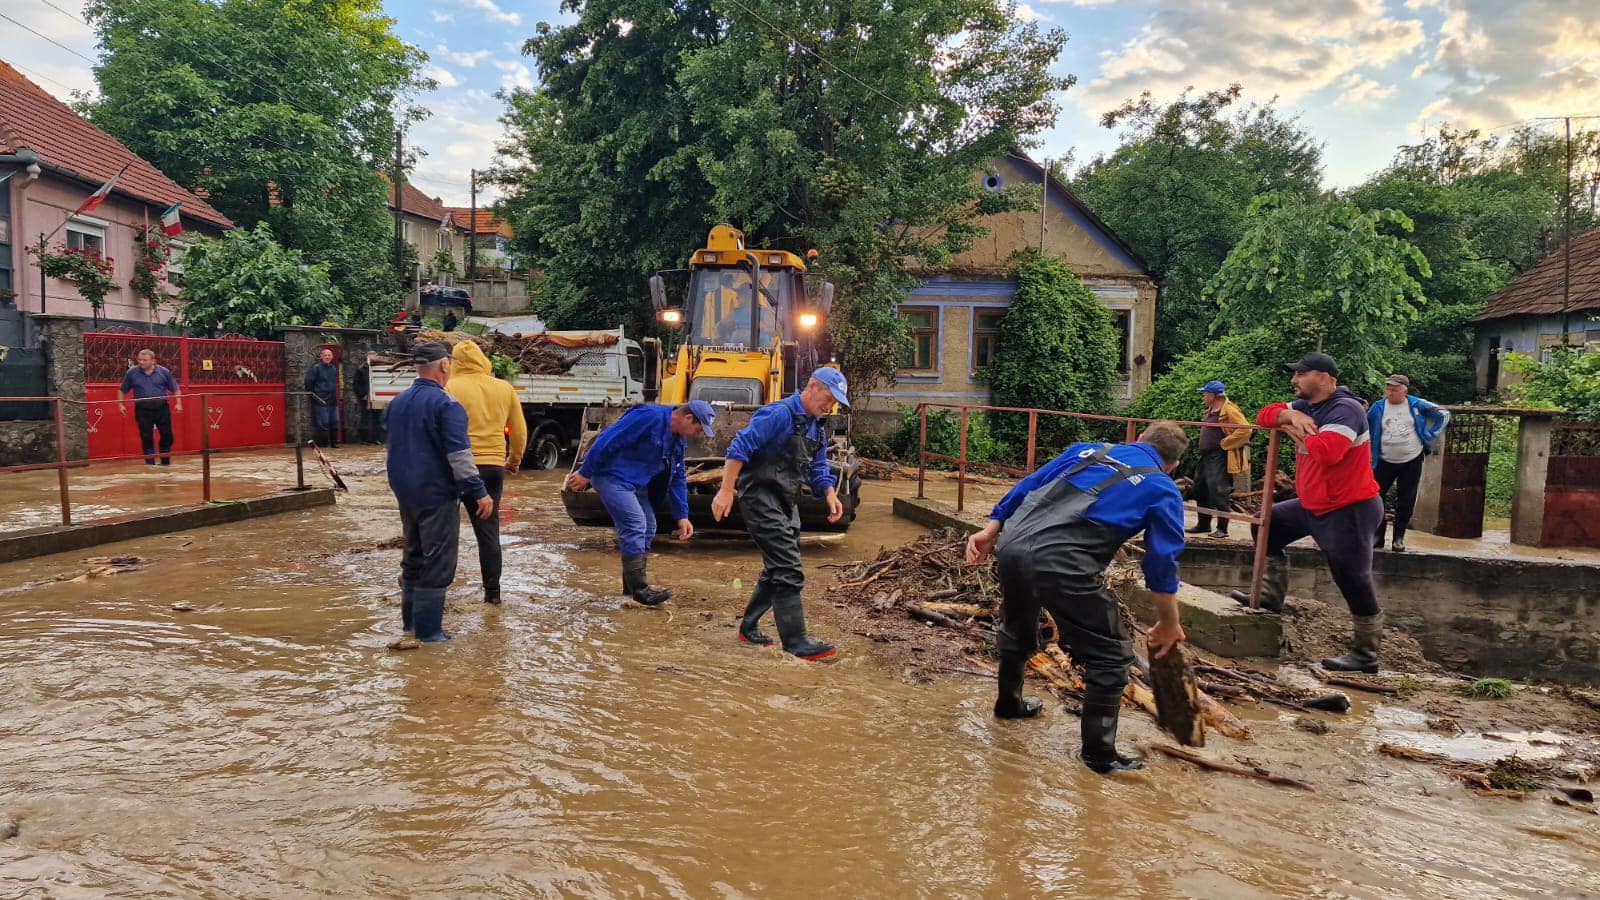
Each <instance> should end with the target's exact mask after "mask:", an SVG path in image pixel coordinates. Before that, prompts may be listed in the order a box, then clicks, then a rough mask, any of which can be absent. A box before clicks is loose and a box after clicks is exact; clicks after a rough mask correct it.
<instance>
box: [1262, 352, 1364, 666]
mask: <svg viewBox="0 0 1600 900" xmlns="http://www.w3.org/2000/svg"><path fill="white" fill-rule="evenodd" d="M1284 368H1286V369H1288V370H1289V371H1290V372H1292V373H1293V375H1292V376H1291V377H1290V379H1289V383H1290V385H1292V386H1293V388H1294V393H1295V396H1296V397H1298V398H1299V399H1297V400H1295V401H1294V402H1293V403H1273V404H1269V405H1268V406H1266V407H1264V408H1263V409H1262V410H1261V412H1260V413H1257V414H1256V424H1257V425H1265V426H1268V427H1272V426H1277V427H1279V428H1282V429H1283V433H1284V434H1286V435H1288V437H1289V439H1290V440H1292V441H1294V445H1295V458H1294V460H1295V479H1294V484H1295V492H1296V493H1297V494H1299V497H1298V498H1296V499H1294V500H1285V501H1283V502H1282V503H1274V504H1273V505H1272V525H1271V529H1270V534H1269V536H1268V539H1267V573H1266V578H1265V580H1264V581H1263V582H1262V585H1261V594H1262V596H1261V607H1262V608H1263V609H1266V610H1269V611H1271V612H1279V611H1281V610H1282V609H1283V595H1284V592H1285V591H1286V590H1287V589H1288V582H1289V569H1288V557H1287V556H1286V555H1285V554H1284V548H1285V547H1287V546H1288V545H1290V544H1292V543H1294V542H1295V541H1297V540H1299V539H1301V538H1303V537H1305V536H1306V535H1311V537H1312V538H1313V539H1314V540H1315V541H1316V542H1317V548H1318V549H1320V550H1321V551H1322V556H1323V558H1324V559H1326V560H1327V561H1328V570H1329V571H1330V572H1331V573H1332V574H1333V581H1334V583H1335V584H1337V585H1338V586H1339V592H1340V593H1341V594H1343V595H1344V601H1345V603H1346V604H1348V605H1349V607H1350V615H1351V616H1352V617H1353V619H1354V623H1355V637H1354V639H1353V640H1352V642H1351V644H1350V652H1349V653H1346V654H1345V655H1343V656H1336V657H1333V658H1331V659H1325V660H1323V661H1322V667H1323V668H1325V669H1334V670H1336V671H1341V672H1376V671H1378V641H1379V638H1380V637H1381V635H1382V634H1383V612H1382V611H1381V610H1380V609H1379V608H1378V597H1377V593H1376V592H1375V591H1374V590H1373V587H1372V535H1373V533H1374V532H1375V531H1376V530H1377V528H1378V521H1379V520H1380V519H1382V518H1383V500H1382V498H1380V497H1379V496H1378V483H1377V482H1376V481H1374V480H1373V478H1372V452H1371V447H1370V444H1371V440H1372V436H1371V434H1370V432H1368V430H1367V408H1366V404H1365V403H1363V402H1361V400H1360V399H1359V398H1358V397H1356V395H1355V394H1353V393H1351V392H1350V389H1349V388H1346V387H1341V386H1340V385H1339V366H1338V364H1337V363H1335V362H1334V361H1333V357H1331V356H1328V355H1327V354H1326V353H1307V354H1306V355H1305V357H1304V358H1303V359H1301V360H1300V361H1299V362H1296V363H1289V364H1287V365H1286V366H1284ZM1233 597H1234V599H1235V600H1239V601H1240V602H1242V603H1246V604H1248V603H1249V602H1250V598H1249V596H1248V595H1246V594H1244V593H1243V592H1242V591H1234V592H1233Z"/></svg>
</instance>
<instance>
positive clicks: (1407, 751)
mask: <svg viewBox="0 0 1600 900" xmlns="http://www.w3.org/2000/svg"><path fill="white" fill-rule="evenodd" d="M1378 752H1379V753H1382V754H1383V755H1385V756H1392V757H1394V758H1395V759H1404V760H1408V761H1410V762H1422V763H1428V764H1430V765H1433V766H1435V767H1437V768H1438V769H1439V770H1440V771H1441V772H1444V773H1445V774H1447V775H1449V776H1450V777H1452V778H1454V779H1456V780H1457V781H1460V782H1461V783H1462V784H1464V785H1466V786H1467V787H1469V788H1471V789H1472V790H1473V791H1474V792H1476V793H1478V794H1480V795H1482V796H1485V797H1511V798H1514V799H1517V800H1520V799H1522V798H1523V797H1525V796H1527V795H1528V794H1529V793H1530V792H1532V791H1540V790H1554V791H1556V792H1558V793H1559V794H1560V795H1561V796H1563V797H1565V798H1567V799H1569V800H1577V801H1579V802H1584V803H1593V802H1594V792H1593V791H1591V790H1589V789H1588V788H1574V787H1567V786H1562V785H1554V784H1552V783H1551V782H1552V780H1553V779H1554V778H1555V777H1556V773H1555V771H1554V767H1553V766H1552V765H1551V764H1550V763H1548V762H1536V761H1533V760H1526V759H1523V758H1521V757H1519V756H1517V755H1516V754H1515V753H1513V754H1511V755H1510V756H1507V757H1504V758H1501V759H1497V760H1493V761H1491V762H1478V761H1473V760H1464V759H1456V758H1455V757H1451V756H1446V755H1445V754H1443V753H1432V752H1429V751H1427V750H1419V749H1417V748H1415V747H1408V746H1406V745H1404V744H1389V743H1384V744H1379V745H1378Z"/></svg>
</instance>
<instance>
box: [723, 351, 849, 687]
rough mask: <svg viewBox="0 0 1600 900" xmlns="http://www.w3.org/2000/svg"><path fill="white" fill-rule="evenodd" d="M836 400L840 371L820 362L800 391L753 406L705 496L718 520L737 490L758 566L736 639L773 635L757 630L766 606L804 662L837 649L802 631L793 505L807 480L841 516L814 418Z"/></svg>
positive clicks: (840, 395) (845, 401)
mask: <svg viewBox="0 0 1600 900" xmlns="http://www.w3.org/2000/svg"><path fill="white" fill-rule="evenodd" d="M835 403H838V404H841V405H843V406H849V405H850V395H849V392H848V387H847V385H846V384H845V379H844V373H843V372H841V371H839V370H838V369H835V368H831V367H823V368H820V369H817V370H816V371H814V372H812V373H811V380H810V381H808V382H807V383H806V386H805V389H804V390H800V391H796V392H795V393H794V394H792V395H790V396H788V397H785V398H784V399H782V400H778V401H776V402H773V403H768V404H767V405H766V406H763V407H761V408H760V409H759V410H756V412H755V415H753V416H751V417H750V424H748V425H746V426H745V427H744V428H742V429H740V431H739V433H738V434H737V435H735V436H734V438H733V443H731V444H730V445H729V446H728V455H727V459H726V460H725V461H724V464H723V465H724V468H723V470H722V487H721V488H720V489H719V490H718V491H717V495H716V497H714V498H713V499H712V501H711V515H712V516H713V517H714V518H715V519H716V520H717V521H719V522H720V521H721V520H722V517H723V516H726V515H728V513H730V512H732V510H733V502H734V497H735V492H737V496H738V500H739V513H740V515H742V516H743V517H744V523H745V527H746V528H747V529H748V530H749V531H750V536H751V537H752V538H754V539H755V542H756V546H757V547H758V548H760V550H761V559H762V562H763V563H764V566H763V568H762V570H761V576H760V578H759V579H757V581H756V587H755V591H754V592H753V593H752V594H751V595H750V603H749V604H748V605H747V606H746V607H745V611H744V618H743V620H742V621H741V622H740V623H739V639H740V640H743V641H746V642H748V643H752V644H757V645H761V646H766V645H770V644H771V643H772V639H771V638H769V637H767V636H766V634H764V633H763V632H762V631H761V630H760V628H759V627H758V626H759V625H760V623H761V617H762V616H763V615H765V614H766V612H767V610H769V609H770V610H772V618H773V621H774V622H775V623H776V624H777V626H778V640H779V641H781V642H782V644H783V649H784V652H786V653H790V654H793V655H794V656H798V657H800V658H801V659H808V660H816V659H826V658H827V657H830V656H832V655H833V654H834V653H835V652H836V651H835V649H834V647H833V645H832V644H826V643H823V642H822V641H818V640H815V639H814V638H812V637H810V636H809V635H807V634H806V614H805V607H804V606H803V605H802V603H801V598H800V591H801V589H802V588H803V587H805V572H804V571H803V570H802V569H801V568H800V508H799V502H800V486H801V484H803V483H805V482H806V481H808V480H809V481H810V483H811V493H812V496H816V497H823V498H825V499H826V500H827V503H828V521H829V522H837V521H839V519H840V517H842V516H843V515H844V505H843V504H841V503H840V502H839V495H838V490H837V484H836V480H835V479H834V477H833V473H832V472H831V471H830V470H829V468H828V429H827V426H826V425H825V424H824V423H823V421H822V419H821V418H820V417H821V416H824V415H827V413H828V412H829V410H831V409H833V405H834V404H835Z"/></svg>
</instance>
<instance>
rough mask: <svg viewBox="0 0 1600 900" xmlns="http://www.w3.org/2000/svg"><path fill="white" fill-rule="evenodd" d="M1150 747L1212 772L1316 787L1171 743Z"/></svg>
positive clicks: (1290, 784) (1311, 789) (1292, 785)
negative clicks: (1236, 764)
mask: <svg viewBox="0 0 1600 900" xmlns="http://www.w3.org/2000/svg"><path fill="white" fill-rule="evenodd" d="M1150 749H1151V750H1154V751H1156V752H1158V753H1165V754H1166V755H1167V756H1170V757H1172V758H1174V759H1181V760H1183V761H1184V762H1189V763H1193V764H1195V765H1197V766H1199V767H1200V768H1202V769H1209V770H1211V771H1213V772H1227V773H1228V774H1230V775H1242V776H1244V777H1245V778H1254V779H1255V780H1257V781H1265V782H1267V783H1268V784H1277V785H1282V786H1284V787H1292V788H1299V789H1300V790H1302V791H1315V790H1316V788H1313V787H1312V786H1311V785H1309V784H1306V783H1305V782H1304V781H1296V780H1295V779H1293V778H1288V777H1285V776H1283V775H1274V774H1272V773H1271V772H1268V771H1266V770H1265V769H1246V768H1244V767H1243V766H1235V765H1230V764H1228V763H1225V762H1218V761H1216V760H1214V759H1208V758H1206V757H1204V756H1201V755H1200V754H1198V753H1196V752H1194V751H1193V750H1184V749H1183V748H1181V747H1174V746H1172V745H1171V744H1151V745H1150Z"/></svg>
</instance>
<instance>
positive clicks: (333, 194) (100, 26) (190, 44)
mask: <svg viewBox="0 0 1600 900" xmlns="http://www.w3.org/2000/svg"><path fill="white" fill-rule="evenodd" d="M87 14H88V16H89V18H90V21H91V22H92V23H93V25H94V26H95V29H96V32H97V34H98V38H99V42H100V48H101V50H102V58H101V62H100V64H99V65H98V66H96V68H95V78H96V81H97V82H98V84H99V88H100V97H99V99H98V100H96V101H95V102H93V103H92V104H90V105H89V106H88V107H87V109H86V112H87V113H88V114H89V116H90V117H91V118H92V119H93V121H94V122H95V124H96V125H99V126H100V127H101V128H104V129H105V130H106V131H108V132H110V133H111V134H112V135H114V136H116V137H117V138H118V139H119V140H121V141H122V142H123V143H124V144H126V145H127V146H128V147H129V148H131V149H133V150H134V151H135V152H137V153H139V154H140V155H141V156H143V157H144V158H145V159H148V160H150V162H152V163H154V164H155V165H156V167H157V168H159V169H161V170H162V171H163V172H165V173H166V174H167V175H169V176H170V177H172V178H173V180H175V181H177V182H178V183H179V184H181V185H183V186H185V187H187V188H190V189H192V190H196V191H201V192H203V196H205V197H207V200H208V202H209V203H211V204H212V205H213V206H215V207H216V208H217V209H219V210H221V211H222V212H223V213H225V214H226V215H227V216H228V217H229V218H231V219H233V220H234V221H235V222H236V223H238V224H239V225H240V226H242V227H250V226H252V225H254V224H255V223H257V222H266V223H268V225H269V226H270V227H271V229H272V233H273V235H275V236H276V237H277V239H278V240H279V242H281V243H282V244H283V245H284V246H286V247H291V248H295V249H299V250H302V251H303V252H304V253H305V256H306V258H307V259H308V260H310V261H312V262H317V263H324V264H326V265H327V267H328V271H329V273H330V276H331V277H332V279H333V282H334V284H335V285H336V286H338V287H339V288H340V290H341V291H342V292H343V294H344V296H345V297H346V298H347V300H348V301H349V302H350V303H351V304H352V306H354V307H355V308H356V309H357V310H358V311H361V312H364V313H367V314H368V315H367V316H366V318H368V319H370V318H373V317H376V316H377V315H378V314H379V313H380V312H381V310H380V309H378V308H379V307H383V306H384V304H385V303H386V302H387V301H388V300H389V299H390V298H392V297H393V296H394V295H395V294H396V293H397V292H398V289H399V284H398V282H397V280H396V279H395V277H394V272H393V270H392V268H391V267H390V266H389V264H388V260H389V259H390V258H391V257H390V254H389V248H390V235H391V231H390V228H391V226H390V224H389V221H388V217H387V215H386V213H385V210H384V201H385V197H386V196H387V187H386V186H385V183H384V181H383V179H382V177H380V176H379V174H378V172H379V171H380V169H387V168H388V167H389V165H388V163H387V161H388V160H390V159H392V158H393V152H394V149H393V148H394V136H395V130H396V128H397V127H399V126H400V125H402V124H403V123H405V122H407V121H412V120H415V119H418V118H420V117H421V116H422V115H423V113H422V112H421V111H420V110H418V109H417V108H416V107H414V106H410V105H408V103H407V98H408V97H409V96H411V95H412V94H414V93H415V92H417V91H420V90H423V89H425V88H427V87H431V82H428V81H427V80H426V79H423V78H422V77H421V76H420V75H419V72H420V69H421V66H422V64H423V62H425V61H426V56H425V55H424V54H423V53H422V52H421V51H420V50H418V49H416V48H415V47H411V46H409V45H407V44H404V43H402V42H401V41H400V39H399V38H398V37H397V36H396V35H395V34H394V32H393V24H394V23H393V20H391V19H388V18H386V17H385V16H384V15H383V12H382V5H381V3H380V2H379V0H215V2H212V0H93V2H91V3H90V4H89V6H88V8H87ZM397 111H398V112H397ZM369 306H370V307H373V309H370V310H369V309H368V307H369Z"/></svg>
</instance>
